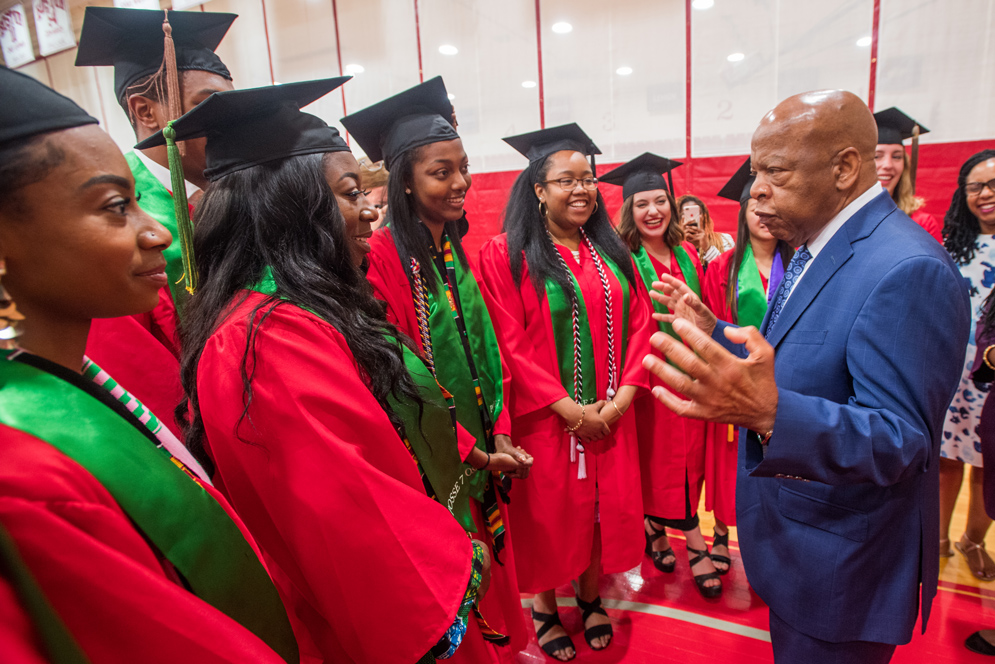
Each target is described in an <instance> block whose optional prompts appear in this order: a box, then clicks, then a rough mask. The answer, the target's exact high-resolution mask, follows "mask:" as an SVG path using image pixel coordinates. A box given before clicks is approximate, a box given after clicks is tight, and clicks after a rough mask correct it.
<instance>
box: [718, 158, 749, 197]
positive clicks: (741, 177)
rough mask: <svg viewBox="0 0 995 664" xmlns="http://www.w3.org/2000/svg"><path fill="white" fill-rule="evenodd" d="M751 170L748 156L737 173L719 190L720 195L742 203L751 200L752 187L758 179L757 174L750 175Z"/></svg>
mask: <svg viewBox="0 0 995 664" xmlns="http://www.w3.org/2000/svg"><path fill="white" fill-rule="evenodd" d="M751 170H752V169H751V168H750V158H749V157H747V158H746V161H744V162H743V165H742V166H740V167H739V169H738V170H737V171H736V174H735V175H733V176H732V177H731V178H729V181H728V182H726V183H725V185H723V187H722V189H720V190H719V196H721V197H722V198H728V199H729V200H730V201H736V202H737V203H740V204H742V203H744V202H745V201H748V200H750V189H751V188H752V187H753V181H754V180H756V179H757V176H756V175H750V171H751Z"/></svg>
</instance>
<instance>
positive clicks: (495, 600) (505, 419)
mask: <svg viewBox="0 0 995 664" xmlns="http://www.w3.org/2000/svg"><path fill="white" fill-rule="evenodd" d="M370 246H371V247H372V251H371V252H370V253H369V254H368V257H367V260H368V261H369V265H370V268H369V270H368V271H367V274H366V277H367V279H369V281H370V284H371V285H372V286H373V294H374V295H375V296H376V298H377V299H378V300H382V301H384V302H386V303H387V319H388V320H389V321H390V322H392V323H394V325H396V326H397V327H398V329H399V330H401V332H404V334H406V335H408V336H409V337H410V338H411V339H413V340H414V342H415V346H416V347H417V348H418V350H419V351H422V352H423V351H424V348H423V347H422V342H421V335H420V334H419V332H418V318H417V315H416V314H415V304H414V296H413V294H412V292H411V282H409V281H408V276H407V274H405V272H404V268H403V267H402V265H401V258H400V256H399V255H398V253H397V248H396V247H395V245H394V240H393V238H392V236H391V232H390V228H389V227H386V228H381V229H378V230H377V231H376V232H375V233H374V234H373V237H372V238H371V240H370ZM467 258H468V262H469V263H470V271H471V273H472V274H473V275H474V278H476V279H477V282H478V283H479V282H480V279H479V276H478V275H479V272H478V271H477V270H476V269H475V266H474V265H473V261H471V260H469V257H467ZM481 294H482V295H483V297H484V298H485V299H484V302H485V304H486V305H487V308H488V311H491V312H493V309H494V308H493V306H491V302H490V301H489V300H488V296H487V293H486V292H484V291H483V288H481ZM491 315H492V316H493V313H492V314H491ZM493 322H494V324H495V326H496V325H497V321H493ZM501 369H502V376H503V378H504V380H503V382H504V394H505V395H506V396H505V406H504V408H503V409H502V411H501V413H499V414H498V417H497V419H496V420H495V422H494V433H495V434H504V435H511V418H510V417H509V416H508V411H509V409H508V405H507V399H508V397H507V395H508V393H509V391H510V387H511V374H510V372H509V371H508V366H507V364H506V363H505V361H504V357H503V356H502V358H501ZM443 387H445V385H443ZM457 432H458V438H459V447H460V455H461V457H462V458H466V456H467V455H469V453H470V452H471V451H472V449H473V446H474V445H475V444H476V441H475V439H474V437H473V435H472V434H471V433H470V432H469V431H467V430H466V429H464V428H463V427H462V426H459V425H457ZM516 444H521V443H520V442H518V441H516ZM525 449H526V450H528V448H525ZM515 484H516V485H517V484H519V483H518V482H516V483H515ZM512 494H513V495H517V491H516V490H514V489H513V490H512ZM470 509H471V511H472V513H473V520H474V523H475V524H476V526H477V533H476V534H474V535H473V537H474V538H475V539H481V536H480V534H481V533H484V532H486V531H485V529H484V525H483V524H484V520H483V509H482V505H481V503H480V502H478V501H476V500H471V501H470ZM498 509H499V510H500V511H501V516H502V518H503V519H504V524H505V539H504V542H505V548H504V550H503V551H502V552H501V554H500V556H501V562H503V563H504V565H503V566H502V565H499V564H497V563H495V564H494V565H493V566H492V567H491V586H490V589H489V590H488V591H487V595H486V596H485V597H484V601H483V602H482V603H481V613H482V614H483V616H484V618H486V619H487V622H488V624H489V625H490V626H491V627H493V628H494V629H495V630H497V631H498V632H501V633H502V634H507V635H508V636H510V637H511V643H510V644H509V645H510V647H498V646H491V645H489V644H486V643H485V644H484V646H483V647H484V650H478V649H477V648H476V647H475V646H474V645H472V644H464V645H461V646H460V647H459V650H457V651H456V655H455V656H454V657H453V658H451V660H450V661H452V662H454V664H455V663H456V662H459V661H466V662H485V661H500V660H502V659H504V660H508V661H511V659H509V658H512V657H514V653H517V652H518V651H520V650H523V649H525V648H526V647H527V646H528V639H529V635H530V634H531V630H529V629H528V627H527V625H526V623H525V618H524V615H523V614H522V601H521V593H520V592H519V590H518V581H517V578H516V572H515V569H516V565H515V555H514V546H513V540H512V534H511V533H512V528H511V526H510V525H509V521H510V519H509V516H508V506H507V505H505V504H504V503H503V502H502V501H501V500H500V499H498ZM482 541H483V540H482ZM482 643H483V642H482Z"/></svg>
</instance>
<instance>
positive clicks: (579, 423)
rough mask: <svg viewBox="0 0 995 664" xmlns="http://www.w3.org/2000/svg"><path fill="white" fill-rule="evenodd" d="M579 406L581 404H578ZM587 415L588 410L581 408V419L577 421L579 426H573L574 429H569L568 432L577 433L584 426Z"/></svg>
mask: <svg viewBox="0 0 995 664" xmlns="http://www.w3.org/2000/svg"><path fill="white" fill-rule="evenodd" d="M577 405H578V406H580V404H577ZM586 413H587V409H586V408H584V406H580V419H579V420H577V424H575V425H573V426H572V427H567V431H569V432H570V433H573V432H574V431H576V430H577V429H579V428H580V426H581V425H582V424H584V415H585V414H586Z"/></svg>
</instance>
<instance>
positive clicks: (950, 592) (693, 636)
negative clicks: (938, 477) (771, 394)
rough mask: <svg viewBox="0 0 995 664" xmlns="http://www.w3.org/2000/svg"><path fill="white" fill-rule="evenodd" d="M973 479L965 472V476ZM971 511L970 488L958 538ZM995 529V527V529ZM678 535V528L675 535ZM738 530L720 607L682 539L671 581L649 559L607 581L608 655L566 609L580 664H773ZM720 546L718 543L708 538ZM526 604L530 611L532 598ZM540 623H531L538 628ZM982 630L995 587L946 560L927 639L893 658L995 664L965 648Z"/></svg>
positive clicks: (957, 516)
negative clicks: (707, 593) (703, 588)
mask: <svg viewBox="0 0 995 664" xmlns="http://www.w3.org/2000/svg"><path fill="white" fill-rule="evenodd" d="M966 475H967V474H965V476H966ZM701 514H702V532H704V533H706V534H708V535H711V532H712V521H711V517H710V515H709V514H708V513H706V512H704V511H702V512H701ZM966 514H967V485H966V484H965V486H964V488H963V489H962V491H961V494H960V500H959V501H958V504H957V509H956V511H955V513H954V520H953V525H952V526H951V529H950V532H951V539H953V540H956V539H958V538H959V537H960V534H961V533H963V532H964V521H965V515H966ZM993 530H995V529H993ZM670 532H673V531H670ZM735 537H736V531H735V529H733V531H732V536H731V539H732V540H733V541H732V547H731V548H732V549H733V551H732V554H733V556H732V557H733V565H732V570H731V571H730V573H729V574H727V575H726V576H724V577H722V582H723V584H724V590H723V592H722V597H721V598H720V599H718V600H705V599H703V598H702V597H701V595H700V594H699V593H698V591H697V589H696V588H695V586H694V582H693V581H692V579H691V574H690V571H689V570H688V566H687V553H686V550H685V543H684V540H683V539H682V538H680V537H679V536H671V537H670V541H671V544H672V545H673V547H674V551H675V552H676V554H677V561H678V563H677V569H676V570H675V571H674V572H673V573H672V574H662V573H660V572H658V571H657V570H656V569H655V568H654V567H653V565H652V563H650V561H649V559H648V558H645V557H644V558H643V562H642V563H641V564H640V566H639V567H637V568H635V569H632V570H630V571H628V572H625V573H622V574H615V575H612V576H609V577H606V578H605V579H604V580H603V582H602V588H601V596H602V598H603V599H604V604H605V606H606V607H607V608H608V613H609V615H611V617H612V620H613V622H614V624H615V638H614V642H613V643H612V645H611V646H610V647H609V648H608V649H606V650H605V651H604V652H601V653H595V652H593V651H592V650H591V649H590V648H588V647H587V644H586V643H585V642H584V638H583V627H582V625H581V619H580V612H579V611H578V610H577V609H576V608H572V609H570V608H566V609H565V610H564V609H561V612H560V615H561V617H562V620H563V624H564V626H565V627H566V629H567V631H568V632H569V633H570V635H571V637H572V638H573V640H574V644H575V645H576V646H577V651H578V654H577V658H576V659H575V660H574V661H575V662H578V663H583V662H592V663H593V662H600V663H604V664H612V663H615V662H624V663H625V664H643V663H644V662H647V663H648V662H653V663H657V662H681V663H683V664H706V663H708V664H714V663H719V664H722V663H731V664H739V663H740V662H742V663H743V664H765V663H770V662H773V656H772V653H771V648H770V635H769V633H768V632H767V607H766V606H765V605H764V603H763V602H762V601H761V600H760V598H759V597H757V596H756V595H755V594H754V593H753V591H752V590H750V587H749V585H748V584H747V583H746V574H745V573H744V572H743V566H742V562H741V561H740V559H739V557H738V549H737V548H736V542H735ZM706 539H707V540H708V541H709V545H711V537H710V536H709V537H706ZM987 544H988V549H989V550H990V551H993V552H995V536H993V535H992V532H989V534H988V540H987ZM557 596H558V604H559V605H560V606H561V607H576V603H575V601H574V592H573V589H572V588H571V587H569V586H564V587H563V588H560V589H559V591H558V592H557ZM522 605H523V606H524V607H526V608H528V607H530V606H531V599H530V598H529V597H528V596H523V600H522ZM530 624H531V623H530ZM982 627H988V628H995V582H988V583H982V582H981V581H978V580H977V579H975V578H974V577H973V576H972V575H971V573H970V571H969V570H968V568H967V564H966V562H965V561H964V557H963V556H962V555H961V554H959V553H957V554H956V555H955V556H954V557H953V558H945V559H941V561H940V587H939V591H938V593H937V597H936V599H935V600H934V602H933V613H932V615H931V616H930V620H929V629H928V631H927V632H926V634H925V635H923V634H921V633H919V632H920V631H921V630H920V629H919V628H918V627H917V628H916V629H917V633H916V634H915V636H913V639H912V642H911V643H909V644H908V645H904V646H899V648H898V650H897V651H896V653H895V657H894V659H893V660H892V661H893V662H895V663H896V664H906V663H908V664H920V663H922V664H927V663H928V664H947V663H948V662H949V663H952V662H957V663H960V662H963V663H964V664H970V663H971V662H979V663H981V662H992V663H993V664H995V658H991V657H983V656H981V655H976V654H974V653H971V652H969V651H968V650H967V649H966V648H964V645H963V643H964V639H965V638H967V637H968V636H969V635H970V634H971V633H972V632H974V631H976V630H977V629H981V628H982ZM517 661H518V664H538V663H540V662H553V661H554V660H552V659H550V658H548V657H546V655H545V654H544V653H543V652H542V651H541V650H540V649H539V646H538V645H537V644H536V643H535V641H534V639H533V642H532V643H531V644H530V645H529V648H528V649H527V650H526V651H524V652H522V653H520V654H519V655H518V660H517Z"/></svg>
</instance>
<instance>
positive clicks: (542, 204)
mask: <svg viewBox="0 0 995 664" xmlns="http://www.w3.org/2000/svg"><path fill="white" fill-rule="evenodd" d="M539 216H540V217H542V218H543V219H545V218H546V217H548V216H549V208H548V207H547V206H546V201H544V200H542V199H541V198H540V199H539Z"/></svg>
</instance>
